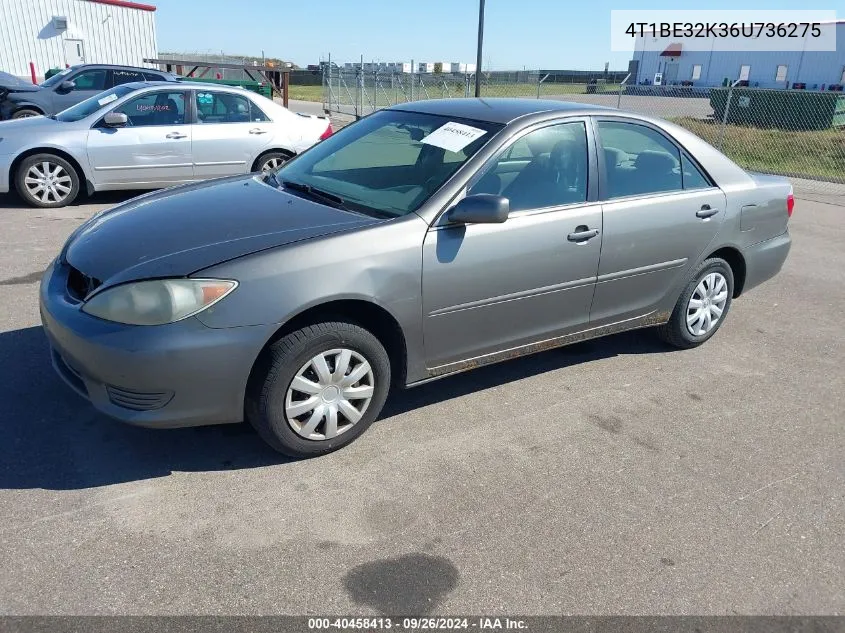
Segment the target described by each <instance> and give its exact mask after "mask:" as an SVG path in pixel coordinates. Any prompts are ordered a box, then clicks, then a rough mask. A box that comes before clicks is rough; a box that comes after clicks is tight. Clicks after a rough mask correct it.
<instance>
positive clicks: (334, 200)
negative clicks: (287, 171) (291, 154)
mask: <svg viewBox="0 0 845 633" xmlns="http://www.w3.org/2000/svg"><path fill="white" fill-rule="evenodd" d="M274 177H275V174H274ZM276 182H278V179H277V180H276ZM282 186H283V187H284V188H285V189H293V190H294V191H301V192H303V193H307V194H308V195H309V196H311V197H312V198H315V199H317V200H320V201H322V202H326V203H328V204H329V205H330V206H333V207H337V208H338V209H344V210H346V211H348V210H349V209H347V208H346V201H345V200H344V199H343V198H341V197H340V196H338V195H336V194H333V193H330V192H328V191H323V190H321V189H315V188H314V187H312V186H311V185H306V184H304V183H301V182H294V181H293V180H283V181H282Z"/></svg>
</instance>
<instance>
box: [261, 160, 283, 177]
mask: <svg viewBox="0 0 845 633" xmlns="http://www.w3.org/2000/svg"><path fill="white" fill-rule="evenodd" d="M284 164H285V159H284V158H279V157H274V158H269V159H267V160H266V161H264V164H263V165H262V166H261V173H263V174H266V173H267V172H268V171H273V170H274V169H278V168H279V167H281V166H282V165H284Z"/></svg>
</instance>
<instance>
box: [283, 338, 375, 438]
mask: <svg viewBox="0 0 845 633" xmlns="http://www.w3.org/2000/svg"><path fill="white" fill-rule="evenodd" d="M374 390H375V379H374V377H373V370H372V367H370V363H368V362H367V359H366V358H364V357H363V356H362V355H361V354H359V353H358V352H355V351H352V350H351V349H345V348H341V349H332V350H329V351H327V352H321V353H320V354H317V355H316V356H314V358H312V359H311V360H309V361H308V362H307V363H305V364H304V365H303V366H302V367H301V368H300V369H299V371H298V372H296V375H295V376H294V377H293V380H291V383H290V386H289V387H288V391H287V394H286V396H285V414H286V416H287V420H288V424H290V427H291V428H292V429H293V430H294V431H295V432H296V433H297V434H298V435H300V436H302V437H304V438H306V439H309V440H329V439H331V438H333V437H337V436H338V435H340V434H341V433H345V432H346V431H348V430H349V429H351V428H352V427H353V426H355V424H356V423H357V422H358V421H359V420H360V419H361V418H362V417H363V415H364V413H365V412H366V410H367V407H369V406H370V401H371V400H372V399H373V392H374Z"/></svg>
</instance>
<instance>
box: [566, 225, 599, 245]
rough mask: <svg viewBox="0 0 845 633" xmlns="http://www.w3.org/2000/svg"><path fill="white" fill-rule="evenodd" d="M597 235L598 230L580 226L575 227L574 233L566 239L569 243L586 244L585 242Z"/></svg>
mask: <svg viewBox="0 0 845 633" xmlns="http://www.w3.org/2000/svg"><path fill="white" fill-rule="evenodd" d="M598 234H599V230H598V229H591V228H588V227H586V226H583V225H582V226H577V227H575V232H574V233H570V234H569V235H567V236H566V239H568V240H569V241H570V242H586V241H587V240H591V239H593V238H594V237H595V236H596V235H598Z"/></svg>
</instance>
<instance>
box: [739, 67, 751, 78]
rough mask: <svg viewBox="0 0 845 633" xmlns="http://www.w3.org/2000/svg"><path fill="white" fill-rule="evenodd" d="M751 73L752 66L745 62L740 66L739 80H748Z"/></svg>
mask: <svg viewBox="0 0 845 633" xmlns="http://www.w3.org/2000/svg"><path fill="white" fill-rule="evenodd" d="M750 74H751V66H748V65H745V64H743V65H742V66H740V67H739V80H740V81H748V76H749V75H750Z"/></svg>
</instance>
